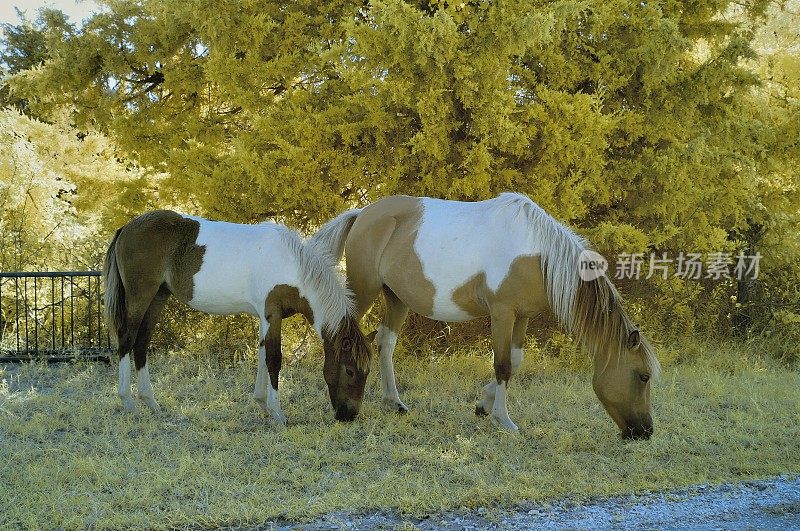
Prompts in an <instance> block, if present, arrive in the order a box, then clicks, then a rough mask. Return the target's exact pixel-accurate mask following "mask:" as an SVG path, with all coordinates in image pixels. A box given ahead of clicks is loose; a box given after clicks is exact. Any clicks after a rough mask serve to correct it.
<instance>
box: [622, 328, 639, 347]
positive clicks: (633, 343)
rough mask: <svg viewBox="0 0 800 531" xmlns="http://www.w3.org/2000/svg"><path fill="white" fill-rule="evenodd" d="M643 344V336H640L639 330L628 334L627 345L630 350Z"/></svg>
mask: <svg viewBox="0 0 800 531" xmlns="http://www.w3.org/2000/svg"><path fill="white" fill-rule="evenodd" d="M641 344H642V338H641V336H639V331H638V330H633V331H632V332H631V333H630V334H628V342H627V344H626V345H625V346H627V347H628V350H633V349H635V348H639V345H641Z"/></svg>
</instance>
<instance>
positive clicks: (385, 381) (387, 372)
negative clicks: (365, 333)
mask: <svg viewBox="0 0 800 531" xmlns="http://www.w3.org/2000/svg"><path fill="white" fill-rule="evenodd" d="M376 339H377V342H378V349H379V351H380V356H381V387H382V388H383V398H384V400H386V399H388V400H397V401H399V400H400V393H399V392H398V391H397V382H396V381H395V377H394V362H393V361H392V358H393V356H394V349H395V347H396V346H397V334H395V333H394V332H393V331H391V330H389V329H388V328H386V327H385V326H383V325H381V326H379V327H378V333H377V338H376Z"/></svg>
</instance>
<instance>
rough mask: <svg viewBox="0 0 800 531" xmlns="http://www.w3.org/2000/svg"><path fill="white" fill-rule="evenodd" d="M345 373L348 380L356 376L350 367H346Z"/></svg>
mask: <svg viewBox="0 0 800 531" xmlns="http://www.w3.org/2000/svg"><path fill="white" fill-rule="evenodd" d="M345 372H346V373H347V376H349V377H350V378H352V377H353V376H355V375H356V373H355V372H354V371H353V369H351V368H350V367H347V368H346V369H345Z"/></svg>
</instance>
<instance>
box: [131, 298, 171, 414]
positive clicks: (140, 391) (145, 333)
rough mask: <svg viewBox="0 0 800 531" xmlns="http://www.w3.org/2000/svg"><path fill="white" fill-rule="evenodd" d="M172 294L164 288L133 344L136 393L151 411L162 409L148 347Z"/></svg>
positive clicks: (153, 302)
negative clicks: (152, 373) (157, 396)
mask: <svg viewBox="0 0 800 531" xmlns="http://www.w3.org/2000/svg"><path fill="white" fill-rule="evenodd" d="M169 295H170V292H169V290H168V289H167V287H166V286H162V287H161V288H160V289H159V290H158V293H156V296H155V298H154V299H153V301H152V302H151V303H150V306H149V307H148V308H147V311H146V312H145V313H144V317H142V322H141V324H139V331H138V333H137V334H136V341H135V342H134V343H133V361H134V364H135V366H136V391H137V395H138V397H139V398H140V399H141V400H143V401H144V403H145V404H147V407H149V408H150V410H151V411H160V410H161V407H160V406H159V405H158V402H156V399H155V397H154V396H153V386H152V384H151V383H150V369H149V367H148V363H147V347H148V346H150V339H151V338H152V337H153V329H154V328H155V325H156V322H157V321H158V318H159V316H160V315H161V311H162V310H163V309H164V305H165V304H166V303H167V299H168V298H169Z"/></svg>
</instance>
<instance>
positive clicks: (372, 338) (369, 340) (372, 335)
mask: <svg viewBox="0 0 800 531" xmlns="http://www.w3.org/2000/svg"><path fill="white" fill-rule="evenodd" d="M377 334H378V331H377V330H373V331H372V332H370V333H369V334H367V335H366V336H365V337H364V339H366V340H367V343H372V342H373V341H375V336H376V335H377Z"/></svg>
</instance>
